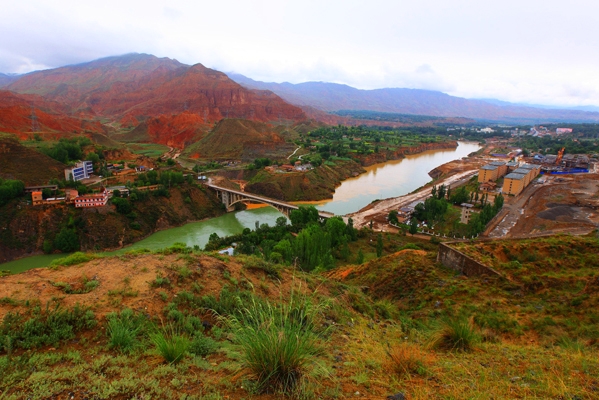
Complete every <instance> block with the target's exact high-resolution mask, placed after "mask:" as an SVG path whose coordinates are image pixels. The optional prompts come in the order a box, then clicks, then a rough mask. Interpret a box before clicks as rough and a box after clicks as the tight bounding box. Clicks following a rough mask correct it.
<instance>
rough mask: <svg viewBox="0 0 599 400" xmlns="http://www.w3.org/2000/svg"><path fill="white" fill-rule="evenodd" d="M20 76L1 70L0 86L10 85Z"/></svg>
mask: <svg viewBox="0 0 599 400" xmlns="http://www.w3.org/2000/svg"><path fill="white" fill-rule="evenodd" d="M18 78H19V75H8V74H3V73H2V72H0V88H3V87H4V86H7V85H9V84H10V83H12V82H13V81H16V80H17V79H18Z"/></svg>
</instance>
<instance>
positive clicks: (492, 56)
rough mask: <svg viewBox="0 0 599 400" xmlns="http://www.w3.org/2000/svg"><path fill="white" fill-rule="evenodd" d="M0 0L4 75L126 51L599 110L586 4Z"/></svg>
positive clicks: (260, 74)
mask: <svg viewBox="0 0 599 400" xmlns="http://www.w3.org/2000/svg"><path fill="white" fill-rule="evenodd" d="M3 3H4V4H3V5H2V7H1V12H0V72H3V73H26V72H30V71H33V70H39V69H46V68H55V67H60V66H63V65H68V64H76V63H81V62H87V61H91V60H94V59H97V58H102V57H107V56H112V55H119V54H125V53H131V52H137V53H149V54H153V55H156V56H158V57H169V58H174V59H177V60H178V61H180V62H182V63H185V64H196V63H202V64H203V65H205V66H207V67H210V68H214V69H217V70H220V71H223V72H237V73H240V74H243V75H246V76H248V77H250V78H252V79H255V80H261V81H268V82H285V81H286V82H291V83H300V82H306V81H326V82H335V83H344V84H348V85H350V86H353V87H357V88H360V89H374V88H383V87H405V88H415V89H429V90H439V91H442V92H445V93H448V94H451V95H454V96H460V97H466V98H495V99H501V100H504V101H510V102H516V103H531V104H545V105H555V106H583V105H595V106H599V73H598V72H599V51H598V50H599V2H598V1H596V0H569V1H563V0H560V1H555V0H544V1H537V0H486V1H480V0H420V1H415V0H409V1H407V0H394V1H393V0H388V1H383V0H369V1H355V0H318V1H313V0H301V1H285V0H276V1H271V0H252V1H248V0H240V1H231V0H217V1H211V2H206V1H204V0H196V1H180V0H169V1H168V2H166V1H154V0H144V1H136V0H132V1H129V0H118V1H114V0H103V1H102V2H88V1H81V0H77V1H71V0H53V1H42V0H20V1H4V2H3Z"/></svg>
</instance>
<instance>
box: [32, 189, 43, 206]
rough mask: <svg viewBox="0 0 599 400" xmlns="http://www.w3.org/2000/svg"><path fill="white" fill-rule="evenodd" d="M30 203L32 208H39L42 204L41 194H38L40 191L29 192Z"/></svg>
mask: <svg viewBox="0 0 599 400" xmlns="http://www.w3.org/2000/svg"><path fill="white" fill-rule="evenodd" d="M31 202H32V203H33V205H34V206H39V205H41V204H44V198H43V197H42V192H40V191H33V192H31Z"/></svg>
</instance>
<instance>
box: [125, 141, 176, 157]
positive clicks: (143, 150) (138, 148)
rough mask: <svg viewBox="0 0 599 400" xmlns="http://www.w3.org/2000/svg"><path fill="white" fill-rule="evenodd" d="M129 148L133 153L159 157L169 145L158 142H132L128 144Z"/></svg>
mask: <svg viewBox="0 0 599 400" xmlns="http://www.w3.org/2000/svg"><path fill="white" fill-rule="evenodd" d="M127 149H129V151H130V152H132V153H135V154H141V155H144V156H146V157H150V158H157V157H158V156H161V155H163V154H164V153H166V152H167V151H168V150H169V149H168V146H164V145H162V144H156V143H130V144H127Z"/></svg>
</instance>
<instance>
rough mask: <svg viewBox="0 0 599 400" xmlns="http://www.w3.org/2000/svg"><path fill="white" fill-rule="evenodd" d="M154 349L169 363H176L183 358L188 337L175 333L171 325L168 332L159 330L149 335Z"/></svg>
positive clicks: (187, 346) (187, 344) (187, 345)
mask: <svg viewBox="0 0 599 400" xmlns="http://www.w3.org/2000/svg"><path fill="white" fill-rule="evenodd" d="M151 339H152V342H153V343H154V345H155V346H156V350H158V352H159V353H160V355H161V356H162V357H163V358H164V359H165V360H166V361H168V362H169V363H171V364H176V363H178V362H179V361H181V360H182V359H183V357H184V356H185V353H186V352H187V349H188V348H189V339H187V338H186V337H185V336H182V335H179V334H177V333H176V331H175V329H174V328H173V327H170V328H169V329H168V332H165V331H159V332H157V333H155V334H153V335H152V336H151Z"/></svg>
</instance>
